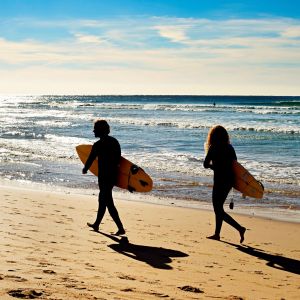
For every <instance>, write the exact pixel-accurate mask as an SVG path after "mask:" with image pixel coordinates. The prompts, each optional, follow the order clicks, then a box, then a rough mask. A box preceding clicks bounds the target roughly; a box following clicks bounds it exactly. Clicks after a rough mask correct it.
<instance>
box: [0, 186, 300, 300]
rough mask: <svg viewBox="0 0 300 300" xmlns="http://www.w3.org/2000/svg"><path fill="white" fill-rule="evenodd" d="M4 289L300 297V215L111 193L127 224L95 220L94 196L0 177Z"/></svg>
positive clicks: (87, 295)
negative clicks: (218, 212)
mask: <svg viewBox="0 0 300 300" xmlns="http://www.w3.org/2000/svg"><path fill="white" fill-rule="evenodd" d="M0 194H1V195H0V198H1V202H0V205H1V207H0V211H1V217H0V223H1V224H0V225H1V226H0V237H1V244H0V247H1V265H0V299H14V297H15V298H28V299H29V298H31V299H33V298H38V299H158V298H166V299H300V275H299V274H300V261H299V260H300V239H299V238H300V225H299V223H288V222H280V221H273V220H268V219H262V218H255V217H247V216H243V215H235V218H236V219H237V220H238V221H239V222H240V223H241V224H243V225H244V226H245V227H246V228H247V229H248V230H247V232H246V239H245V242H244V244H243V245H240V244H239V235H238V234H237V233H236V232H235V231H234V230H233V229H232V228H230V227H229V226H228V225H227V224H224V225H223V230H222V241H220V242H217V241H212V240H208V239H206V236H207V235H209V234H212V233H213V230H214V214H213V212H212V211H202V210H196V209H186V208H178V207H167V206H159V205H151V204H145V203H138V202H132V201H122V200H117V201H115V202H116V205H117V208H118V210H119V213H120V216H121V219H122V221H123V223H124V226H125V228H126V230H127V235H126V237H127V238H128V241H126V238H120V237H115V236H113V235H111V232H115V231H116V227H115V225H114V223H113V222H112V220H111V218H110V216H109V215H108V214H106V215H105V217H104V222H103V224H102V225H101V232H100V233H97V232H94V231H92V230H90V229H89V228H88V227H87V226H86V222H87V221H93V220H94V217H95V214H96V210H97V196H84V195H78V194H75V193H74V194H63V193H54V192H46V191H38V190H37V191H35V190H28V189H20V188H16V187H11V186H1V192H0Z"/></svg>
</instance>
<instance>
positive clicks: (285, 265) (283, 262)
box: [222, 241, 300, 275]
mask: <svg viewBox="0 0 300 300" xmlns="http://www.w3.org/2000/svg"><path fill="white" fill-rule="evenodd" d="M222 242H223V243H226V244H228V245H231V246H234V247H236V248H237V249H238V250H239V251H241V252H244V253H246V254H249V255H252V256H255V257H257V258H259V259H262V260H265V261H266V262H267V263H266V265H267V266H269V267H272V268H275V269H278V270H283V271H286V272H290V273H294V274H298V275H300V261H299V260H297V259H293V258H289V257H285V256H282V255H279V254H278V255H276V254H271V253H267V252H265V251H264V250H262V249H257V248H253V247H251V246H245V245H237V244H233V243H229V242H225V241H222Z"/></svg>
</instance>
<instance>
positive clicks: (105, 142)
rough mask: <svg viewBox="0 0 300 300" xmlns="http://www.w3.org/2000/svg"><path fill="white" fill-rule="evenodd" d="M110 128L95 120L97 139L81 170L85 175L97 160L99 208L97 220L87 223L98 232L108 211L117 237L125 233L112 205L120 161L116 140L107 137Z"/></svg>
mask: <svg viewBox="0 0 300 300" xmlns="http://www.w3.org/2000/svg"><path fill="white" fill-rule="evenodd" d="M109 133H110V127H109V125H108V123H107V122H106V121H105V120H97V121H96V122H95V124H94V134H95V137H99V138H100V140H99V141H97V142H96V143H95V144H94V145H93V146H92V150H91V153H90V155H89V157H88V159H87V161H86V163H85V166H84V168H83V170H82V173H83V174H86V173H87V171H88V169H89V168H90V166H91V165H92V163H93V161H94V160H95V159H96V158H98V184H99V188H100V193H99V207H98V213H97V218H96V221H95V222H94V223H87V225H88V226H89V227H91V228H93V229H94V230H95V231H98V230H99V226H100V223H101V221H102V218H103V216H104V214H105V211H106V208H107V209H108V211H109V213H110V215H111V217H112V218H113V220H114V222H115V223H116V225H117V226H118V231H117V233H116V234H117V235H121V234H124V233H125V230H124V227H123V224H122V222H121V220H120V217H119V214H118V211H117V209H116V207H115V205H114V201H113V197H112V190H113V187H114V186H115V184H116V182H117V176H118V168H119V163H120V159H121V147H120V144H119V142H118V141H117V139H115V138H114V137H111V136H109Z"/></svg>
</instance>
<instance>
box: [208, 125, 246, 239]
mask: <svg viewBox="0 0 300 300" xmlns="http://www.w3.org/2000/svg"><path fill="white" fill-rule="evenodd" d="M205 150H206V157H205V159H204V163H203V166H204V168H206V169H207V168H210V169H212V170H213V171H214V185H213V191H212V202H213V207H214V212H215V218H216V224H215V233H214V234H213V235H212V236H208V237H207V238H208V239H213V240H220V232H221V227H222V223H223V221H225V222H226V223H228V224H229V225H231V226H232V227H234V228H235V229H236V230H237V231H238V232H239V234H240V242H241V243H242V242H243V241H244V234H245V232H246V228H245V227H243V226H241V225H240V224H239V223H238V222H236V221H235V220H234V219H233V218H232V217H231V216H230V215H228V214H227V213H226V212H225V211H224V207H223V206H224V203H225V200H226V198H227V195H228V193H229V192H230V190H231V189H232V187H233V183H234V173H233V167H232V164H233V161H235V160H237V157H236V153H235V150H234V148H233V147H232V145H231V144H230V141H229V135H228V133H227V130H226V129H225V128H224V127H223V126H220V125H217V126H214V127H212V128H211V129H210V131H209V133H208V135H207V140H206V143H205Z"/></svg>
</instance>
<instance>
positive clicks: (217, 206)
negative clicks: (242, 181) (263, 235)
mask: <svg viewBox="0 0 300 300" xmlns="http://www.w3.org/2000/svg"><path fill="white" fill-rule="evenodd" d="M230 190H231V185H220V186H219V185H217V186H214V188H213V207H214V212H215V217H216V228H215V234H214V235H213V236H211V237H209V238H212V239H220V232H221V228H222V223H223V221H225V222H226V223H227V224H229V225H231V226H232V227H234V228H235V229H236V230H237V231H238V232H239V233H240V237H241V239H240V242H241V243H242V242H243V241H244V234H245V231H246V228H245V227H243V226H241V225H240V224H239V223H238V222H237V221H235V220H234V219H233V218H232V217H231V216H230V215H229V214H227V213H226V212H225V211H224V207H223V206H224V202H225V200H226V198H227V195H228V193H229V191H230Z"/></svg>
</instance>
